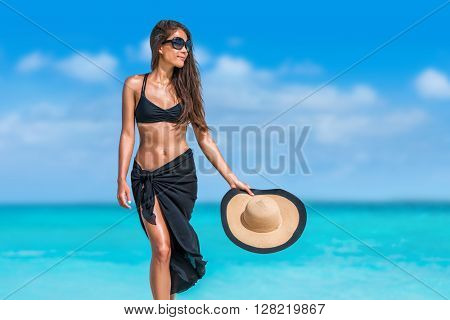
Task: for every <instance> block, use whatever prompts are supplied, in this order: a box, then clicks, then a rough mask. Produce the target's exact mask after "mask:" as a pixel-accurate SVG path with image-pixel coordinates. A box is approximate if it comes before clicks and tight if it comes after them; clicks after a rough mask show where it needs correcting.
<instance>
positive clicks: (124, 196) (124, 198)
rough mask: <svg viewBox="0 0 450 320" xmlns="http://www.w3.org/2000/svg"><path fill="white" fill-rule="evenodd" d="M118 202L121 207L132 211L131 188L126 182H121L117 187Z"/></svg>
mask: <svg viewBox="0 0 450 320" xmlns="http://www.w3.org/2000/svg"><path fill="white" fill-rule="evenodd" d="M117 200H118V201H119V204H120V206H122V207H124V208H128V209H131V206H130V205H129V204H130V203H131V197H130V188H129V187H128V184H127V182H126V181H125V180H119V182H118V186H117Z"/></svg>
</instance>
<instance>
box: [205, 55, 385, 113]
mask: <svg viewBox="0 0 450 320" xmlns="http://www.w3.org/2000/svg"><path fill="white" fill-rule="evenodd" d="M277 70H279V68H277V69H275V71H274V70H268V69H261V68H255V67H254V66H253V65H252V64H251V63H250V62H249V61H248V60H246V59H243V58H239V57H233V56H230V55H222V56H219V57H217V58H216V59H215V61H214V64H213V66H212V68H211V69H209V70H207V71H206V72H205V75H204V76H203V78H204V88H205V89H204V94H205V101H207V103H208V104H209V105H213V106H217V107H218V108H220V109H223V110H226V109H227V108H232V109H241V110H259V111H262V110H265V111H273V112H276V111H278V110H279V111H280V112H281V111H282V110H283V109H288V108H289V107H291V106H292V105H294V104H296V103H298V102H299V101H300V100H302V99H303V98H304V97H307V96H309V95H310V94H311V93H312V92H314V91H315V89H316V86H312V85H310V84H305V83H300V82H297V83H293V84H290V83H283V80H282V79H281V78H280V73H279V72H277ZM377 103H381V99H380V98H379V97H378V94H377V92H376V91H375V89H374V88H372V87H371V86H369V85H367V84H363V83H359V84H355V85H354V86H352V87H350V88H349V89H342V88H339V87H337V86H334V85H328V86H327V87H325V88H323V89H322V90H320V91H318V92H317V93H315V94H313V95H311V96H310V97H308V98H307V99H306V100H304V101H303V102H302V103H301V104H300V105H298V106H296V107H295V108H296V109H295V110H301V109H303V108H306V109H313V110H315V109H324V110H335V111H337V112H341V111H343V110H346V109H351V108H359V107H363V106H370V105H375V104H377ZM292 112H295V111H292Z"/></svg>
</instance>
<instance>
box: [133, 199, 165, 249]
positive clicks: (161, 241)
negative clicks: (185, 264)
mask: <svg viewBox="0 0 450 320" xmlns="http://www.w3.org/2000/svg"><path fill="white" fill-rule="evenodd" d="M153 210H154V212H155V215H156V225H153V224H151V223H149V222H148V221H147V220H145V219H144V218H143V216H142V213H140V214H141V218H142V221H143V223H144V226H145V230H146V232H147V235H148V236H149V239H150V244H151V248H152V251H153V253H158V252H160V251H162V250H165V251H167V250H169V253H170V245H171V243H170V234H169V230H168V226H167V223H166V221H165V219H164V217H163V214H164V213H163V212H162V209H161V206H160V204H159V199H158V196H157V195H156V194H155V206H154V209H153Z"/></svg>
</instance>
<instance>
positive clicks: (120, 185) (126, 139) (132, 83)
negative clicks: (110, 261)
mask: <svg viewBox="0 0 450 320" xmlns="http://www.w3.org/2000/svg"><path fill="white" fill-rule="evenodd" d="M138 84H139V80H138V77H137V76H131V77H128V78H127V79H126V80H125V83H124V85H123V90H122V131H121V134H120V142H119V172H118V176H117V200H118V201H119V204H120V205H121V206H122V207H124V208H131V207H130V205H129V204H128V203H131V194H130V188H129V187H128V185H127V181H126V178H127V173H128V167H129V165H130V160H131V156H132V154H133V148H134V108H135V105H136V98H135V94H134V92H135V91H136V90H135V88H136V87H137V86H138Z"/></svg>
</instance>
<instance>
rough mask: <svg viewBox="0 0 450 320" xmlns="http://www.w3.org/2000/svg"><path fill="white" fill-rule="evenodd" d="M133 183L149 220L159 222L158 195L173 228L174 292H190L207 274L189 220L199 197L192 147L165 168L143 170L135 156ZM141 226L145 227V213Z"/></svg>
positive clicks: (172, 273)
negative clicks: (156, 211) (156, 205)
mask: <svg viewBox="0 0 450 320" xmlns="http://www.w3.org/2000/svg"><path fill="white" fill-rule="evenodd" d="M131 184H132V190H133V197H134V200H135V203H136V207H137V208H138V210H139V208H142V215H143V217H144V219H145V220H147V221H148V222H150V223H152V224H154V225H156V220H155V218H156V215H155V213H154V212H153V209H154V205H155V195H156V197H157V198H158V200H159V204H160V207H161V210H162V213H163V217H164V220H165V221H166V224H167V226H168V229H169V234H170V240H171V241H170V243H171V257H170V276H171V281H172V286H171V289H170V294H173V293H180V292H183V291H186V290H187V289H189V288H190V287H192V286H193V285H195V283H196V282H197V281H198V280H199V279H201V278H202V277H203V275H204V274H205V265H206V263H207V262H208V261H204V260H203V256H202V255H201V253H200V243H199V240H198V237H197V234H196V232H195V230H194V229H193V227H192V225H191V224H190V223H189V220H190V219H191V215H192V210H193V208H194V204H195V201H196V200H197V174H196V167H195V162H194V157H193V151H192V149H191V148H189V149H187V150H186V151H185V152H183V153H182V154H180V155H179V156H177V157H176V158H174V159H173V160H171V161H169V162H167V163H166V164H164V165H162V166H161V167H159V168H157V169H155V170H152V171H149V170H145V169H142V167H141V166H140V165H139V163H137V162H136V159H134V162H133V169H132V171H131ZM139 220H140V222H141V226H142V228H143V229H144V231H145V234H146V236H147V238H148V234H147V232H146V230H145V226H144V223H143V221H142V217H141V215H139Z"/></svg>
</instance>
